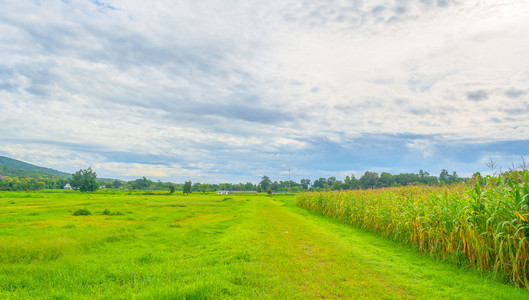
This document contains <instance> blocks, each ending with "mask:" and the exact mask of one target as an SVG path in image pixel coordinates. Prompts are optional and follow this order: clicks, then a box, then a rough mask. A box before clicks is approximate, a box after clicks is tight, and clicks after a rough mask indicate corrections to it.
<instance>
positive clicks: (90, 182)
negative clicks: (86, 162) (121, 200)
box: [70, 167, 99, 192]
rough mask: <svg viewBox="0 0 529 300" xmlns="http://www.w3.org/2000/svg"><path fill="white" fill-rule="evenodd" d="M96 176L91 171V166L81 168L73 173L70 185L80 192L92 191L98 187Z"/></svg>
mask: <svg viewBox="0 0 529 300" xmlns="http://www.w3.org/2000/svg"><path fill="white" fill-rule="evenodd" d="M96 178H97V174H96V173H95V172H94V171H92V168H91V167H88V169H85V170H83V169H81V170H79V171H77V172H75V173H73V174H72V180H71V182H70V185H71V186H72V187H73V188H74V189H78V190H80V191H81V192H93V191H95V190H97V189H98V188H99V183H98V182H97V181H96Z"/></svg>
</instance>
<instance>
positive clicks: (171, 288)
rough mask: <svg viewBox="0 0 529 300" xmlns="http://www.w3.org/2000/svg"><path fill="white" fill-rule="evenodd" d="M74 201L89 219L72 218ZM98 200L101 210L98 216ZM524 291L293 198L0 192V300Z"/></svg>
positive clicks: (521, 295)
mask: <svg viewBox="0 0 529 300" xmlns="http://www.w3.org/2000/svg"><path fill="white" fill-rule="evenodd" d="M77 208H86V209H89V210H90V211H91V212H92V213H93V214H92V215H91V216H79V217H75V216H72V212H73V211H74V210H75V209H77ZM105 209H107V210H109V211H110V212H111V214H103V212H104V211H105ZM26 298H44V299H72V298H75V299H82V298H85V299H92V298H104V299H134V298H135V299H204V298H213V299H218V298H230V299H233V298H242V299H248V298H251V299H255V298H264V299H266V298H272V299H304V298H347V299H358V298H374V299H425V298H434V299H441V298H442V299H446V298H453V299H529V292H528V291H527V290H522V289H519V288H515V287H511V286H506V285H503V284H501V283H498V282H496V281H493V280H489V279H487V278H484V277H482V276H480V275H479V274H476V273H474V272H471V271H466V270H462V269H461V268H457V267H454V266H451V265H448V264H444V263H441V262H438V261H435V260H432V259H430V258H429V257H428V256H426V255H422V254H418V253H416V252H415V251H414V250H413V249H410V248H408V247H403V246H399V245H396V244H394V243H393V242H390V241H388V240H385V239H383V238H380V237H376V236H374V235H371V234H369V233H365V232H362V231H360V230H357V229H355V228H352V227H351V226H347V225H343V224H341V223H338V222H336V221H333V220H330V219H327V218H324V217H321V216H318V215H315V214H313V213H310V212H307V211H305V210H303V209H300V208H298V207H296V206H294V203H293V198H292V197H281V196H276V197H271V198H269V197H265V196H230V197H224V196H215V195H193V196H188V197H183V196H179V195H173V196H168V195H142V194H137V195H135V194H132V195H128V194H115V195H110V194H93V195H86V194H79V193H72V194H60V193H55V194H54V193H49V194H45V193H33V194H31V193H19V194H16V193H0V299H26Z"/></svg>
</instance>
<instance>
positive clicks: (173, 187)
mask: <svg viewBox="0 0 529 300" xmlns="http://www.w3.org/2000/svg"><path fill="white" fill-rule="evenodd" d="M175 190H176V186H175V185H174V184H169V194H172V193H174V191H175Z"/></svg>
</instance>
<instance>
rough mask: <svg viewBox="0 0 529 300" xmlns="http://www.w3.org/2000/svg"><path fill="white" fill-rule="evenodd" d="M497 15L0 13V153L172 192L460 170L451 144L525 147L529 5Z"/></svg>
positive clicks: (417, 11) (354, 6) (150, 10)
mask: <svg viewBox="0 0 529 300" xmlns="http://www.w3.org/2000/svg"><path fill="white" fill-rule="evenodd" d="M500 4H501V5H492V4H490V3H487V2H483V1H463V2H461V1H434V0H431V1H427V0H424V1H416V2H413V1H396V0H395V1H393V0H387V1H373V2H366V1H341V0H339V1H333V2H329V1H305V2H300V1H272V2H263V3H252V4H251V5H250V4H245V3H241V2H229V3H227V2H222V3H221V2H218V1H201V2H196V1H195V2H193V1H178V2H174V1H159V2H156V3H152V4H149V5H145V3H144V2H141V1H127V2H122V1H84V2H75V1H45V2H41V3H39V4H37V3H35V2H30V1H16V2H11V3H9V4H5V5H3V8H2V14H0V110H1V112H2V114H1V116H0V128H2V130H0V140H1V141H2V143H0V153H4V154H8V155H10V156H12V157H15V158H19V159H27V160H29V161H30V162H33V163H42V164H45V165H46V166H49V167H55V168H58V169H61V170H65V171H68V172H73V171H75V170H76V169H78V168H81V167H86V166H87V165H92V166H95V165H97V166H98V169H100V170H101V171H99V172H98V174H100V175H102V176H105V177H108V176H109V175H112V176H116V177H119V174H129V175H126V176H135V175H131V174H140V173H141V170H142V169H145V172H146V173H149V174H158V175H156V176H159V177H160V178H162V179H164V178H165V179H170V180H175V181H179V180H180V181H182V180H185V179H188V178H189V176H193V177H197V178H200V180H211V181H236V180H242V181H255V180H256V178H257V179H258V178H260V176H262V175H263V174H265V173H266V174H268V175H270V176H272V177H273V176H274V174H276V175H277V176H282V175H284V174H283V173H284V171H285V170H288V169H292V170H297V172H298V174H299V176H301V174H302V175H303V176H305V177H306V178H317V177H319V174H325V176H330V174H331V173H332V172H345V171H350V170H357V171H359V172H361V171H362V170H366V169H377V170H378V169H383V168H384V167H387V168H388V170H393V171H395V172H399V170H408V171H417V170H415V169H430V170H432V171H433V170H435V169H437V168H439V167H440V164H442V163H445V164H447V165H448V166H446V167H447V168H448V167H449V166H450V168H452V167H453V168H456V167H457V166H461V168H465V169H466V170H470V171H471V169H472V168H478V167H479V166H480V164H481V163H480V162H479V161H476V160H475V159H473V158H472V157H471V156H469V155H465V154H464V151H456V150H454V149H456V148H457V149H471V151H474V150H475V149H474V148H472V147H471V146H470V145H474V144H480V143H481V145H483V148H480V149H482V150H483V151H482V152H483V155H485V154H486V152H487V151H486V149H487V147H489V148H490V149H494V151H493V152H494V153H496V154H498V153H499V154H502V155H504V157H512V155H515V153H514V152H513V151H511V150H512V149H514V148H508V147H495V146H494V145H496V144H494V143H506V144H509V145H517V143H518V142H519V141H520V140H523V138H522V137H524V136H528V135H529V126H528V125H527V121H526V120H527V117H529V115H528V113H529V110H526V109H524V107H527V106H528V105H529V99H526V98H527V97H525V95H526V94H527V86H526V85H527V84H526V83H527V82H528V80H529V77H528V75H527V69H528V68H529V58H528V57H527V55H526V53H525V52H526V51H525V50H526V49H527V48H528V47H529V38H528V37H527V34H526V28H527V27H528V26H529V23H528V20H527V17H526V16H527V14H528V13H529V5H528V4H525V3H523V2H512V1H501V3H500ZM22 12H24V13H22ZM390 20H393V21H394V22H389V21H390ZM466 100H470V101H466ZM485 100H491V101H487V105H486V106H485V105H476V101H481V102H483V101H485ZM492 100H494V101H492ZM513 100H516V101H513ZM469 112H472V113H469ZM443 145H450V146H443ZM456 145H459V148H458V147H456ZM443 147H445V148H443ZM34 149H38V151H34ZM469 151H470V150H469ZM480 151H481V150H480ZM520 151H521V150H518V152H520ZM444 153H448V154H446V155H445V154H444ZM480 153H481V152H480ZM449 154H450V155H452V156H453V157H450V155H449ZM397 158H399V159H397ZM414 159H415V160H414ZM128 168H130V172H129V171H127V170H128ZM171 170H172V171H171ZM470 171H469V172H470ZM282 172H283V173H282ZM339 174H342V173H339ZM124 176H125V175H124ZM152 176H154V175H152ZM296 176H298V175H296Z"/></svg>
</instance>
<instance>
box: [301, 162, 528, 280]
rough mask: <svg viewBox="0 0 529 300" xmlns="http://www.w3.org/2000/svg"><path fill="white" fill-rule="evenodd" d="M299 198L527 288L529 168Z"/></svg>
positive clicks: (340, 217)
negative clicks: (458, 181) (452, 181)
mask: <svg viewBox="0 0 529 300" xmlns="http://www.w3.org/2000/svg"><path fill="white" fill-rule="evenodd" d="M296 201H297V205H298V206H300V207H303V208H306V209H309V210H313V211H316V212H318V213H321V214H323V215H326V216H330V217H333V218H336V219H338V220H340V221H342V222H344V223H348V224H351V225H354V226H356V227H359V228H362V229H365V230H368V231H371V232H375V233H377V234H380V235H382V236H385V237H388V238H391V239H393V240H395V241H397V242H399V243H403V244H408V245H411V246H413V247H416V248H417V249H418V250H419V251H422V252H427V253H429V254H430V255H431V256H432V257H436V258H439V259H442V260H447V261H450V262H453V263H457V264H460V265H463V266H465V267H470V268H475V269H478V270H480V271H481V272H484V273H490V274H492V276H494V277H496V278H500V279H503V280H505V281H509V282H512V283H514V284H516V285H518V286H521V287H526V288H529V257H528V252H529V240H528V237H529V171H527V170H524V171H510V172H506V173H503V174H501V175H499V176H496V177H491V176H488V177H486V178H484V179H483V180H482V181H481V182H480V181H476V182H475V184H474V185H473V186H471V185H456V186H442V187H423V186H411V187H400V188H386V189H378V190H358V191H340V192H321V193H305V194H301V195H299V196H298V197H297V200H296Z"/></svg>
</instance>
